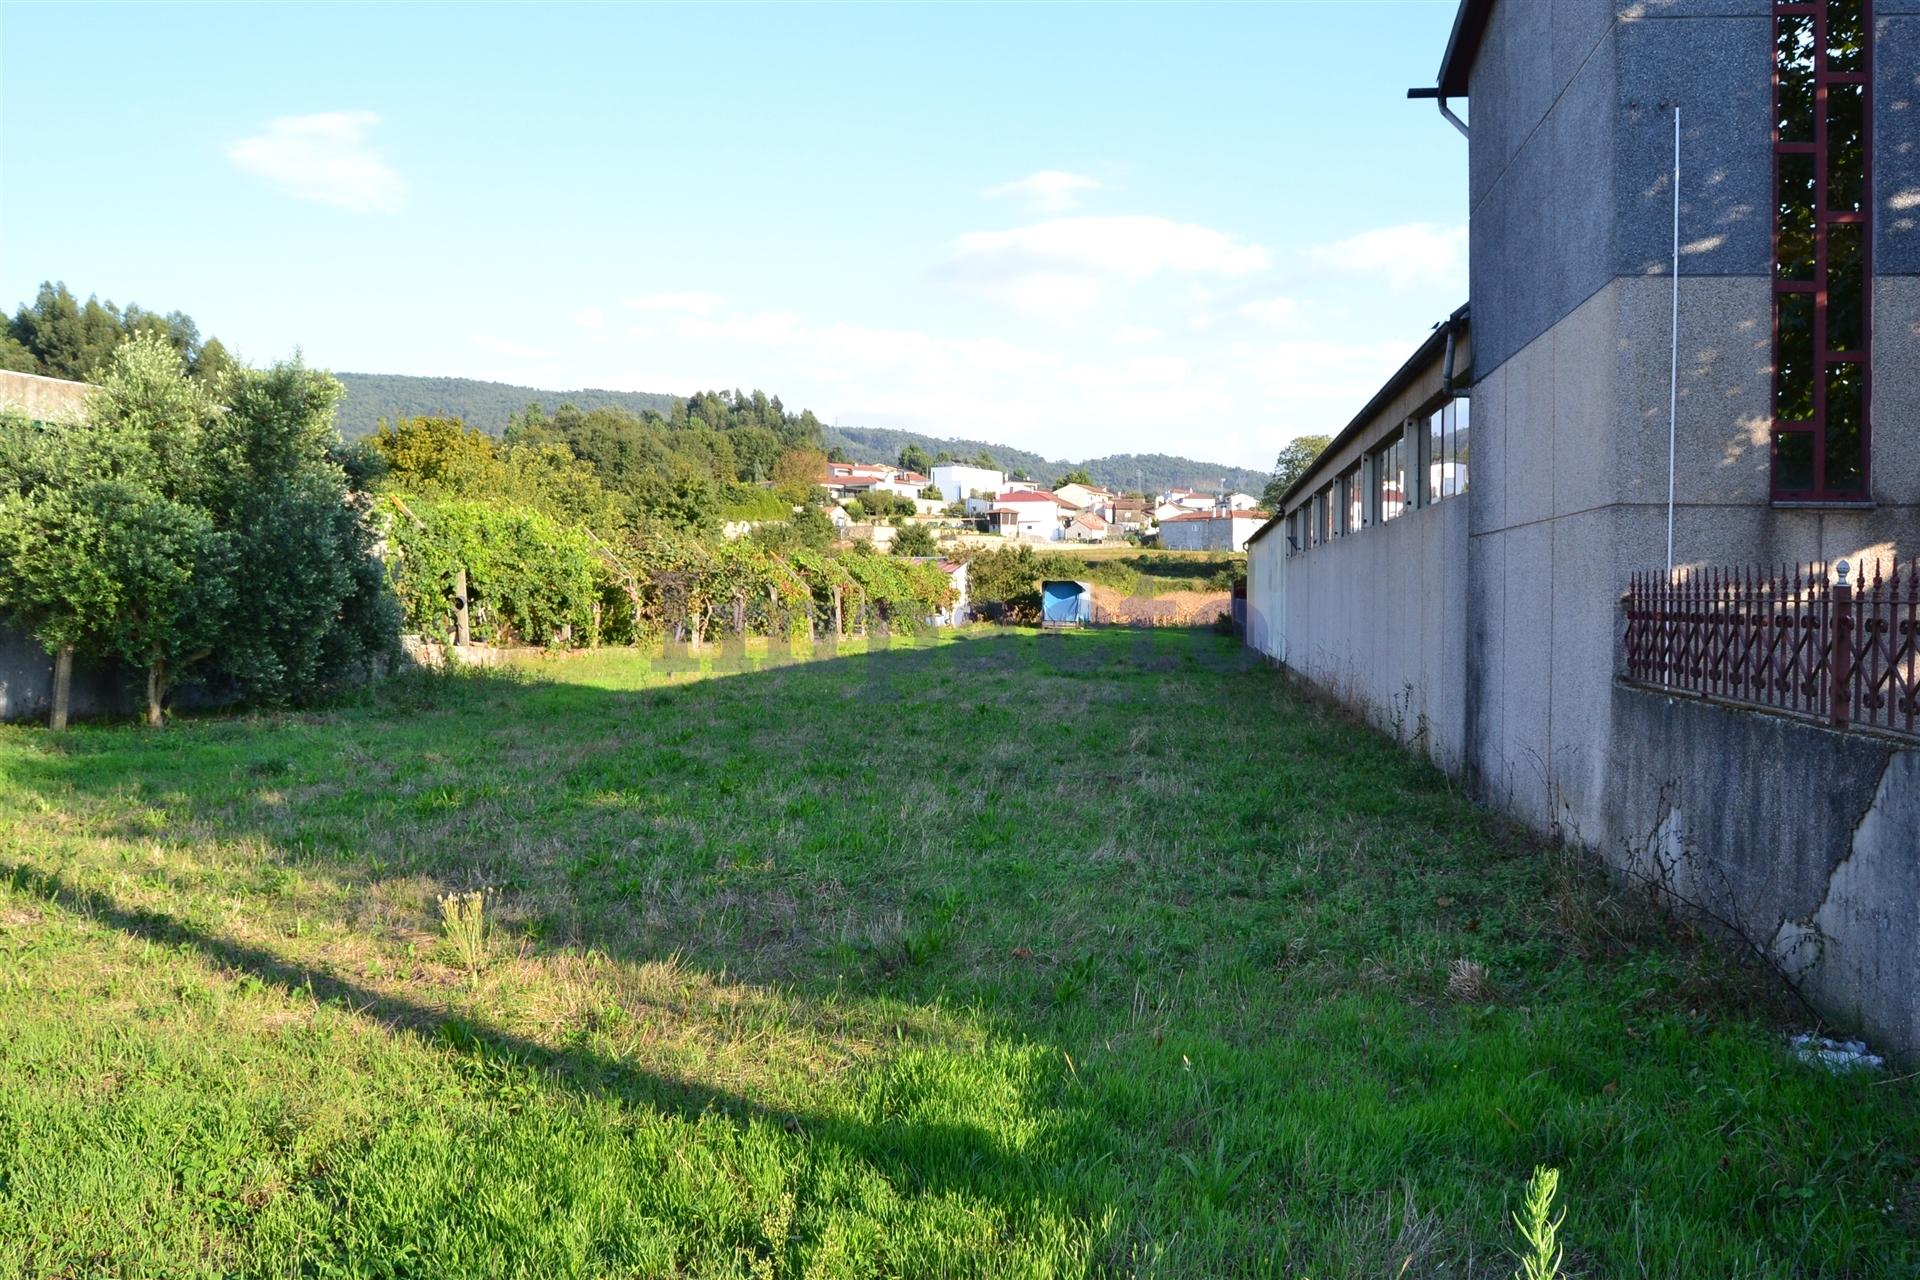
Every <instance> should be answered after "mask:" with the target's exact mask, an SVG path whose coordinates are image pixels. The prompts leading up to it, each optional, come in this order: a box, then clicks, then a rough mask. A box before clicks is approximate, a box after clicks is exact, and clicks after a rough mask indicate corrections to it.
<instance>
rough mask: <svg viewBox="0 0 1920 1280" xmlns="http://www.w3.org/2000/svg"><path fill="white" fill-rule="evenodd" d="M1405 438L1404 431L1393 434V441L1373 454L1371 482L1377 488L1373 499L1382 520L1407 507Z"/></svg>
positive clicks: (1386, 519)
mask: <svg viewBox="0 0 1920 1280" xmlns="http://www.w3.org/2000/svg"><path fill="white" fill-rule="evenodd" d="M1406 456H1407V438H1406V435H1405V433H1404V432H1403V433H1401V434H1399V435H1396V436H1394V438H1393V443H1392V444H1390V445H1388V446H1387V447H1386V448H1384V449H1382V450H1380V452H1378V453H1376V454H1374V455H1373V482H1374V484H1375V486H1376V487H1377V489H1378V497H1377V498H1376V499H1375V501H1376V503H1377V504H1378V505H1379V508H1380V519H1381V521H1382V522H1385V521H1388V520H1391V519H1393V518H1394V517H1395V516H1397V515H1399V514H1400V513H1401V512H1402V511H1405V510H1406V509H1407V463H1406Z"/></svg>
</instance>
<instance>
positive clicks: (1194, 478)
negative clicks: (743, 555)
mask: <svg viewBox="0 0 1920 1280" xmlns="http://www.w3.org/2000/svg"><path fill="white" fill-rule="evenodd" d="M334 377H336V378H338V379H340V381H341V382H342V383H343V384H344V385H345V386H346V388H347V397H346V399H345V400H342V401H341V402H340V411H339V414H338V417H337V418H336V421H337V422H338V423H339V426H340V434H341V435H343V436H345V437H346V438H347V439H349V440H354V439H358V438H359V437H361V436H366V435H372V434H373V430H374V428H375V427H376V426H378V425H379V422H380V419H382V418H408V417H413V416H416V415H419V414H447V415H452V416H457V417H460V418H463V419H465V420H466V423H467V425H468V426H470V427H477V428H479V429H480V430H482V431H484V432H486V433H487V434H488V435H491V436H498V435H500V434H502V433H503V432H505V431H506V429H507V420H508V418H510V417H511V416H512V415H513V414H515V413H518V412H520V411H521V410H522V409H525V408H526V407H527V406H528V405H529V404H532V403H534V402H536V401H537V402H539V404H540V405H541V406H542V407H543V408H545V409H546V410H547V411H548V412H549V413H551V412H552V411H553V410H555V409H557V408H558V407H560V406H561V405H563V404H574V405H577V406H579V407H580V408H582V409H598V408H601V407H603V406H612V407H614V408H618V409H625V410H627V411H629V412H631V413H643V412H645V411H646V410H649V409H651V410H653V411H654V412H655V413H659V414H667V413H671V412H672V410H673V404H674V401H675V400H676V399H678V397H676V396H670V395H660V394H657V393H655V392H651V391H604V390H600V389H597V388H592V387H587V388H583V389H581V390H578V391H543V390H541V389H540V388H538V387H516V386H513V385H512V384H510V383H505V382H482V381H480V380H479V379H477V378H415V377H410V376H408V375H406V374H401V373H336V374H335V375H334ZM824 443H825V445H826V447H827V448H829V449H833V448H840V449H844V450H846V453H847V456H848V457H850V458H852V459H853V460H854V461H855V462H892V461H894V460H895V459H897V458H898V457H899V456H900V450H902V449H904V448H906V446H908V445H910V444H917V445H919V446H920V447H921V448H922V449H925V450H926V451H927V453H928V455H929V456H933V455H937V454H940V453H951V454H954V455H955V456H957V457H963V458H971V457H973V456H975V455H977V454H980V453H983V452H984V453H990V454H992V455H993V459H994V461H995V462H996V463H997V464H999V466H1000V467H1001V468H1002V469H1004V470H1007V471H1010V472H1025V473H1026V474H1028V475H1030V476H1032V477H1033V478H1034V479H1035V480H1037V481H1039V482H1040V483H1042V484H1050V483H1052V481H1053V480H1054V479H1055V478H1056V477H1058V476H1060V475H1063V474H1065V473H1066V472H1068V471H1073V470H1076V469H1080V468H1084V469H1085V470H1086V472H1087V474H1088V475H1090V476H1092V477H1093V480H1094V483H1095V484H1099V485H1104V486H1105V487H1107V488H1109V489H1119V490H1130V489H1144V490H1145V491H1146V492H1148V493H1158V492H1161V491H1163V490H1166V489H1172V488H1189V489H1201V490H1204V491H1206V492H1209V493H1211V492H1213V491H1214V490H1215V489H1217V488H1219V485H1220V481H1221V479H1222V478H1223V477H1224V478H1225V479H1226V482H1227V487H1228V488H1229V489H1233V490H1239V491H1241V492H1244V493H1259V492H1260V490H1261V489H1262V488H1264V487H1265V485H1266V483H1267V476H1266V473H1265V472H1262V471H1250V470H1248V469H1247V468H1245V467H1228V466H1223V465H1221V464H1220V463H1217V462H1197V461H1195V460H1194V459H1192V458H1180V457H1172V456H1170V455H1167V454H1164V453H1119V454H1113V455H1110V456H1108V457H1104V458H1088V459H1087V460H1086V461H1084V462H1072V461H1062V460H1059V459H1052V458H1047V457H1045V456H1043V455H1041V454H1038V453H1030V452H1028V451H1027V450H1025V449H1015V448H1013V447H1011V446H1009V445H1004V444H993V443H991V442H989V441H985V440H951V439H943V438H941V437H939V436H927V435H921V434H920V433H918V432H915V431H894V430H890V429H888V428H885V427H827V428H826V429H825V437H824Z"/></svg>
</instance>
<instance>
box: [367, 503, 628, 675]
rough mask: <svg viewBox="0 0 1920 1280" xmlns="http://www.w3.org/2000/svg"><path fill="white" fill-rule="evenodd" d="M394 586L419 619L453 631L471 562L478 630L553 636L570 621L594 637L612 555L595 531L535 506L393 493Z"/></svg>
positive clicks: (538, 638) (486, 634)
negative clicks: (606, 559)
mask: <svg viewBox="0 0 1920 1280" xmlns="http://www.w3.org/2000/svg"><path fill="white" fill-rule="evenodd" d="M387 501H388V504H389V506H390V507H391V509H392V512H393V513H394V514H393V515H391V516H390V517H389V519H388V521H387V527H388V531H389V538H390V540H391V541H392V543H393V546H394V549H395V551H396V552H397V555H396V556H395V557H394V559H393V564H394V571H393V578H394V587H395V589H396V591H397V592H398V594H399V597H400V603H401V606H402V608H403V609H404V610H405V614H406V620H407V624H408V626H409V627H411V628H412V629H414V630H417V631H419V632H421V633H423V634H424V635H426V636H428V637H429V638H431V639H435V640H442V641H444V640H448V639H451V638H452V625H453V617H452V600H453V590H454V582H455V575H456V574H457V573H458V571H459V570H460V569H462V568H464V569H465V570H466V571H467V597H468V600H469V602H470V605H469V612H468V617H469V622H470V624H471V628H472V634H473V638H474V639H475V640H477V641H480V642H483V643H494V644H515V643H522V644H548V643H551V642H553V641H554V640H556V639H557V638H558V636H559V633H560V629H561V628H562V627H571V628H572V630H573V633H574V635H575V636H576V637H578V638H580V639H583V640H584V639H590V638H591V636H592V630H593V605H594V601H595V600H596V599H597V598H598V596H599V583H600V580H601V576H602V561H601V558H600V556H599V555H598V554H597V553H596V551H595V549H594V547H593V544H592V542H591V541H590V540H589V538H588V536H587V534H586V533H584V532H583V531H581V530H578V529H573V528H569V527H568V526H566V525H563V524H561V523H559V522H558V521H556V520H554V519H552V518H551V517H549V516H547V515H544V514H542V513H541V512H539V511H536V510H534V509H533V508H531V507H520V506H511V505H508V504H505V503H491V502H481V501H478V500H474V499H467V498H424V497H415V498H399V497H398V496H397V495H396V496H395V497H390V498H389V499H388V500H387Z"/></svg>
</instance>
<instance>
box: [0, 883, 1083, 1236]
mask: <svg viewBox="0 0 1920 1280" xmlns="http://www.w3.org/2000/svg"><path fill="white" fill-rule="evenodd" d="M0 883H5V884H6V885H8V886H9V887H10V888H12V889H13V890H14V891H17V892H23V893H26V894H30V895H33V896H34V897H37V898H38V899H40V900H41V901H44V902H48V903H51V904H54V905H57V906H59V907H60V908H62V909H63V910H66V911H68V912H70V913H72V914H74V915H76V916H80V917H83V918H85V919H87V920H90V921H92V922H94V923H95V924H99V925H105V926H107V927H109V928H112V929H114V930H117V931H118V932H120V933H122V934H124V935H126V936H127V937H129V938H136V939H140V940H142V941H146V942H151V943H154V944H157V945H160V946H164V947H168V948H174V949H179V950H184V951H189V952H191V953H193V954H195V955H198V956H200V957H201V958H203V959H204V960H206V961H207V962H209V963H210V964H212V965H214V966H217V967H218V968H219V969H221V970H223V971H226V972H228V973H230V974H239V975H250V976H252V977H253V978H256V979H258V980H259V981H260V982H261V983H263V984H265V985H267V986H269V987H272V988H275V989H277V990H278V991H279V992H280V994H281V995H283V996H285V997H287V998H289V999H293V1000H302V999H311V1000H312V1001H314V1002H315V1003H316V1004H320V1005H336V1006H338V1007H340V1008H341V1009H343V1010H345V1011H347V1012H350V1013H352V1014H355V1015H357V1016H359V1017H362V1018H367V1019H371V1020H372V1021H374V1022H377V1023H379V1024H380V1025H382V1026H384V1027H386V1028H387V1029H388V1030H390V1031H392V1032H395V1033H397V1034H400V1035H407V1036H413V1037H416V1038H418V1039H420V1040H423V1041H425V1042H427V1043H429V1044H432V1045H435V1046H437V1047H439V1048H440V1049H442V1050H443V1051H445V1052H450V1053H456V1054H461V1055H464V1056H467V1057H469V1058H474V1059H481V1058H484V1059H490V1060H493V1061H496V1062H497V1061H499V1060H503V1059H504V1060H505V1061H507V1062H510V1063H512V1064H513V1065H516V1066H520V1067H524V1068H527V1069H530V1070H533V1071H537V1072H539V1073H540V1074H541V1075H542V1076H543V1077H544V1078H545V1079H546V1080H547V1081H548V1082H549V1083H551V1084H553V1085H555V1086H558V1087H561V1088H565V1089H569V1090H572V1091H574V1092H577V1093H579V1094H581V1095H583V1096H586V1097H591V1098H596V1099H601V1100H611V1101H613V1102H615V1103H617V1104H618V1105H620V1106H622V1107H646V1108H650V1109H652V1110H653V1111H655V1112H656V1113H659V1114H663V1115H672V1116H677V1117H679V1118H681V1119H683V1120H686V1121H695V1120H698V1119H699V1118H700V1117H702V1116H712V1115H719V1116H724V1117H726V1118H727V1119H729V1120H731V1121H733V1122H734V1123H736V1124H740V1125H743V1126H745V1125H751V1124H754V1123H756V1122H759V1123H765V1124H768V1125H771V1126H772V1127H774V1128H777V1129H780V1130H782V1131H784V1132H786V1133H788V1134H790V1135H792V1136H794V1137H795V1138H797V1139H799V1140H801V1141H805V1142H809V1143H830V1144H833V1145H835V1146H837V1147H839V1148H841V1149H842V1150H843V1151H845V1152H846V1153H847V1154H848V1155H851V1156H853V1157H855V1158H857V1159H858V1160H860V1161H863V1162H865V1163H866V1164H867V1165H869V1166H870V1167H871V1168H873V1169H875V1170H876V1171H878V1172H879V1173H881V1174H882V1175H883V1176H884V1177H886V1178H887V1180H888V1181H889V1182H890V1183H892V1184H893V1185H894V1186H897V1187H901V1188H904V1189H909V1190H911V1191H913V1192H915V1193H929V1192H932V1193H940V1192H947V1191H962V1192H965V1193H968V1194H970V1195H974V1196H979V1197H981V1198H983V1199H989V1200H1000V1201H1009V1197H1014V1198H1015V1199H1016V1200H1017V1202H1018V1203H1019V1204H1029V1203H1031V1202H1032V1201H1033V1200H1034V1199H1035V1198H1046V1199H1049V1200H1057V1201H1059V1202H1060V1203H1061V1205H1062V1207H1064V1208H1067V1209H1069V1210H1070V1211H1072V1212H1074V1213H1076V1214H1078V1215H1081V1216H1083V1217H1084V1218H1086V1219H1088V1220H1092V1221H1097V1220H1098V1218H1099V1214H1098V1209H1099V1206H1097V1205H1094V1204H1090V1203H1085V1202H1082V1201H1075V1200H1074V1199H1072V1198H1070V1197H1066V1196H1064V1195H1062V1194H1061V1188H1060V1180H1059V1179H1044V1180H1041V1179H1036V1178H1034V1176H1033V1172H1034V1171H1033V1169H1032V1167H1031V1162H1030V1161H1029V1160H1027V1159H1025V1158H1023V1157H1020V1156H1016V1155H1014V1154H1012V1153H1010V1152H1008V1151H1007V1150H1006V1148H1004V1147H1003V1146H1002V1145H1001V1144H1000V1143H998V1142H996V1141H995V1140H994V1139H993V1138H992V1137H990V1136H989V1135H987V1134H986V1133H985V1132H983V1131H982V1130H980V1129H979V1128H977V1127H974V1126H969V1125H962V1124H951V1123H928V1122H926V1121H915V1122H913V1123H911V1124H901V1125H884V1124H880V1125H876V1124H868V1123H864V1122H861V1121H856V1120H852V1119H849V1118H848V1117H846V1116H843V1115H835V1114H833V1113H830V1112H825V1111H816V1112H806V1111H797V1110H787V1109H775V1108H770V1107H767V1106H764V1105H762V1104H760V1103H758V1102H755V1101H753V1100H752V1099H750V1098H747V1097H745V1096H743V1095H741V1094H739V1093H733V1092H729V1091H727V1090H723V1089H716V1088H712V1087H709V1086H706V1085H701V1084H695V1083H690V1082H688V1081H685V1080H675V1079H669V1078H667V1077H665V1076H662V1075H659V1074H657V1073H654V1072H650V1071H646V1070H643V1069H641V1068H638V1067H636V1066H634V1065H633V1064H631V1063H628V1062H623V1061H620V1060H618V1059H615V1058H611V1057H608V1056H606V1055H604V1054H600V1053H597V1052H595V1051H593V1050H590V1049H584V1048H577V1047H570V1048H554V1047H552V1046H549V1045H545V1044H542V1043H540V1042H538V1041H535V1040H531V1039H528V1038H526V1037H525V1036H521V1035H516V1034H514V1033H513V1032H510V1031H507V1030H504V1029H502V1028H499V1027H496V1026H492V1025H490V1024H488V1023H487V1022H485V1021H483V1020H479V1019H475V1018H472V1017H467V1016H462V1015H449V1014H447V1013H446V1012H444V1011H441V1010H437V1009H435V1008H433V1007H431V1006H429V1005H425V1004H420V1003H417V1002H415V1001H411V1000H407V999H404V998H401V997H397V996H394V995H390V994H386V993H382V992H378V991H373V990H370V989H368V988H366V987H364V986H361V985H359V984H358V983H354V982H351V981H348V980H346V979H344V978H341V977H339V976H338V975H336V974H334V973H330V972H328V971H327V970H325V969H320V968H315V967H313V966H310V965H304V964H299V963H295V962H293V961H289V960H286V959H284V958H282V957H280V956H277V955H275V954H273V953H272V952H269V951H265V950H262V949H260V948H258V947H252V946H248V945H245V944H243V943H239V942H235V941H233V940H231V939H227V938H222V937H219V936H217V935H215V934H212V933H208V932H206V931H204V930H202V929H198V928H195V927H194V926H192V925H190V924H187V923H185V922H183V921H181V920H179V919H176V918H175V917H173V916H170V915H167V914H165V913H163V912H158V911H149V910H144V909H141V908H138V907H130V906H126V905H123V904H121V903H119V902H117V901H115V900H114V899H113V898H111V897H109V896H107V895H106V894H102V893H98V892H95V891H92V890H88V889H83V888H79V887H76V886H73V885H70V884H67V883H66V882H65V881H64V880H63V879H62V878H61V877H60V876H58V875H54V874H49V873H45V872H41V871H36V870H34V869H33V868H31V867H26V866H23V865H20V864H17V863H0Z"/></svg>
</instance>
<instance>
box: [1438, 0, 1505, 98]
mask: <svg viewBox="0 0 1920 1280" xmlns="http://www.w3.org/2000/svg"><path fill="white" fill-rule="evenodd" d="M1492 16H1493V0H1460V10H1459V12H1457V13H1455V14H1454V15H1453V32H1452V33H1451V34H1450V35H1449V36H1448V37H1447V52H1446V54H1445V56H1443V57H1442V58H1441V59H1440V74H1439V75H1438V76H1436V77H1435V78H1434V84H1435V86H1436V87H1438V88H1439V90H1440V96H1441V97H1443V98H1464V97H1466V96H1467V82H1468V80H1469V79H1471V78H1472V75H1473V61H1474V59H1475V58H1477V57H1478V56H1479V55H1480V41H1481V39H1482V38H1484V37H1485V36H1486V34H1487V21H1488V19H1490V18H1491V17H1492Z"/></svg>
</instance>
